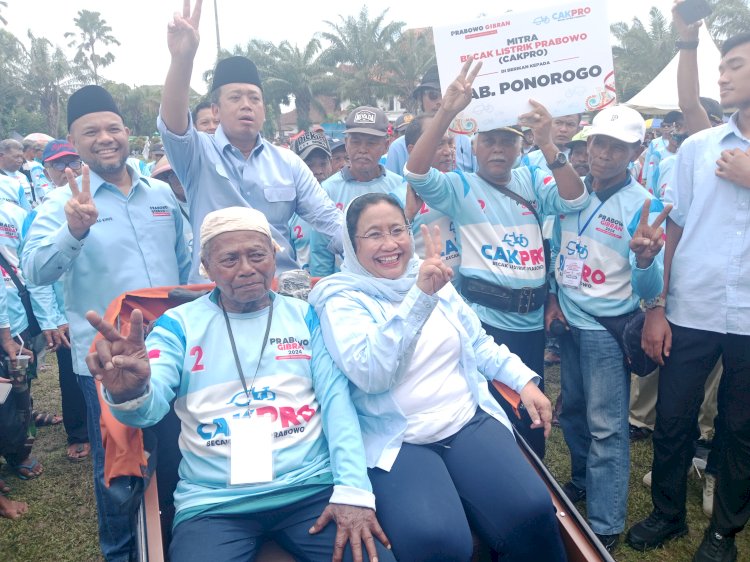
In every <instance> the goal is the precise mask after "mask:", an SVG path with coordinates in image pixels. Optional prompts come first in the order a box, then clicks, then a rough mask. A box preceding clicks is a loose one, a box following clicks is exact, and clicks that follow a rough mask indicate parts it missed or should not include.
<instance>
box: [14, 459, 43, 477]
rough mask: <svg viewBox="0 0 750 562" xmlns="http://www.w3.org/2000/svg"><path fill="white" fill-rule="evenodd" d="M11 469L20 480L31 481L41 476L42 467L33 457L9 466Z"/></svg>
mask: <svg viewBox="0 0 750 562" xmlns="http://www.w3.org/2000/svg"><path fill="white" fill-rule="evenodd" d="M11 468H12V469H13V472H15V473H16V476H18V477H19V478H20V479H21V480H33V479H34V478H39V476H41V475H42V465H41V464H40V463H39V461H38V460H37V459H35V458H34V457H29V458H28V459H26V462H24V463H22V464H17V465H14V466H11ZM37 468H38V469H39V470H37Z"/></svg>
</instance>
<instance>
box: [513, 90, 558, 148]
mask: <svg viewBox="0 0 750 562" xmlns="http://www.w3.org/2000/svg"><path fill="white" fill-rule="evenodd" d="M529 104H531V107H532V108H533V109H532V110H531V111H529V112H528V113H524V114H522V115H519V116H518V124H519V125H523V126H524V127H529V128H531V130H532V131H534V142H535V143H536V145H537V146H538V147H539V148H541V147H542V146H544V145H547V144H554V143H553V142H552V116H551V115H550V114H549V111H547V108H546V107H544V106H543V105H542V104H541V103H539V102H538V101H534V100H531V99H530V100H529Z"/></svg>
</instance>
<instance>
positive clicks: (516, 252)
mask: <svg viewBox="0 0 750 562" xmlns="http://www.w3.org/2000/svg"><path fill="white" fill-rule="evenodd" d="M476 71H477V69H476V68H475V69H474V70H473V71H471V73H470V74H467V73H468V72H469V66H468V63H467V65H464V67H463V69H462V71H461V74H460V75H459V77H458V78H457V79H456V80H454V81H453V83H451V85H450V86H448V89H447V90H446V92H445V95H444V96H443V101H442V105H441V106H440V109H438V112H437V113H436V114H435V117H434V118H433V119H432V121H431V122H430V123H429V124H428V125H427V126H426V127H425V130H424V132H423V133H422V136H421V137H420V138H419V140H418V141H417V143H416V144H415V145H414V148H413V149H412V151H411V153H410V155H409V161H408V163H407V165H406V167H405V169H404V177H405V178H406V179H407V181H408V182H409V184H410V185H411V187H412V188H413V189H414V191H415V192H416V193H417V195H419V196H420V197H421V198H422V199H423V200H424V202H425V203H427V205H429V206H430V207H432V208H435V209H437V210H438V211H440V212H441V213H444V214H446V215H448V216H450V217H451V218H452V220H453V222H454V224H455V227H456V242H457V244H458V246H459V248H458V250H459V252H460V254H461V266H460V273H461V277H462V281H461V285H462V287H461V293H462V295H463V296H464V298H466V299H467V300H468V301H469V302H471V303H472V306H473V308H474V310H475V311H476V312H477V314H478V315H479V318H480V319H481V320H482V325H483V327H484V329H485V330H486V331H487V333H489V334H490V335H491V336H492V337H494V338H495V340H496V341H502V342H503V343H505V344H506V345H508V347H509V348H510V349H511V350H512V351H513V352H514V353H515V354H517V355H518V356H519V357H521V359H522V360H523V362H524V363H525V364H526V365H528V366H529V367H530V368H531V369H533V370H534V371H535V372H536V373H538V374H539V375H540V376H541V375H542V374H543V373H544V322H543V307H544V301H545V298H546V294H547V264H546V259H545V253H546V252H545V249H544V242H543V236H542V230H541V225H540V221H541V218H538V217H542V216H544V215H546V214H557V213H570V212H573V211H577V210H579V209H582V208H585V206H586V205H587V202H588V198H589V197H588V193H587V192H586V190H585V189H584V188H583V183H582V182H581V179H580V178H579V177H578V175H577V174H576V172H575V171H574V170H573V168H572V167H571V166H570V164H569V163H567V159H566V157H565V154H564V153H561V152H559V150H558V148H557V147H556V146H555V145H554V143H553V142H552V139H551V137H550V125H551V120H552V118H551V116H550V115H549V112H547V110H546V109H545V108H544V107H543V106H542V105H540V104H535V105H534V110H533V111H532V112H531V113H528V114H524V115H522V116H520V117H521V118H523V120H524V121H525V122H527V123H528V124H529V126H531V127H532V128H533V129H534V137H535V138H536V139H537V142H538V144H539V146H540V149H541V150H542V151H543V153H544V155H545V158H547V162H548V163H549V164H551V166H550V167H551V169H552V170H553V175H548V174H546V173H544V172H543V171H542V170H540V169H538V168H531V167H526V166H523V167H520V168H513V164H514V163H515V161H516V160H517V158H518V157H519V155H520V153H521V137H522V136H523V133H522V131H521V129H520V127H515V126H507V127H500V128H497V129H493V130H488V131H484V130H482V128H481V123H480V124H479V126H480V132H479V133H478V134H477V136H476V139H475V147H474V150H475V154H476V156H477V161H478V163H479V169H478V171H477V173H476V174H474V173H468V174H464V173H463V172H461V171H460V170H457V171H456V172H448V173H446V174H443V173H441V172H438V171H437V170H436V169H434V168H430V163H431V162H432V160H433V157H434V154H435V150H436V148H437V146H438V143H439V142H440V140H441V139H442V138H443V135H444V134H445V131H446V130H447V129H448V127H449V125H450V123H451V122H452V121H453V119H454V118H455V117H456V115H458V113H459V112H460V111H462V110H463V109H464V108H465V107H466V106H467V105H468V104H469V102H470V101H471V88H470V86H469V85H467V84H470V82H471V80H472V79H473V75H475V74H476ZM467 76H468V78H467ZM518 197H520V198H521V199H522V200H523V202H522V201H521V199H518ZM539 387H540V388H543V386H542V384H540V385H539ZM530 425H531V424H530V423H525V422H519V431H520V432H521V433H522V434H524V437H525V438H526V439H527V440H528V441H530V444H531V446H532V448H534V450H535V452H536V453H537V454H538V455H539V456H540V457H542V456H543V454H544V435H543V433H542V432H540V431H538V430H533V431H532V430H528V427H529V426H530ZM524 432H526V433H524Z"/></svg>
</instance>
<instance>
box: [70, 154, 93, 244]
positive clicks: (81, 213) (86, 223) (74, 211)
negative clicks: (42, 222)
mask: <svg viewBox="0 0 750 562" xmlns="http://www.w3.org/2000/svg"><path fill="white" fill-rule="evenodd" d="M81 172H82V173H81V189H80V190H79V189H78V183H77V182H76V176H75V174H74V173H73V170H71V169H70V168H65V176H66V177H67V178H68V185H69V186H70V191H71V192H72V193H73V195H72V196H71V197H70V199H68V202H67V203H65V219H66V220H67V221H68V230H70V233H71V234H72V235H73V237H74V238H75V239H76V240H81V239H83V237H84V236H86V234H87V233H88V231H89V228H91V227H92V226H94V225H95V224H96V219H97V218H98V217H99V211H97V209H96V205H95V204H94V198H93V197H92V196H91V179H90V176H89V167H88V166H87V165H86V164H84V165H83V167H82V170H81Z"/></svg>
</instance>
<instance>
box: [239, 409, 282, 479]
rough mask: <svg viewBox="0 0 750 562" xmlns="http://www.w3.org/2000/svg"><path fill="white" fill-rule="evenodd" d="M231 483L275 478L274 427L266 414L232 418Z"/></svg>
mask: <svg viewBox="0 0 750 562" xmlns="http://www.w3.org/2000/svg"><path fill="white" fill-rule="evenodd" d="M229 431H230V434H231V436H232V441H231V442H230V449H229V459H230V460H229V484H230V485H233V486H237V485H240V484H258V483H261V482H271V481H272V480H273V477H274V474H273V427H272V425H271V420H270V419H269V418H267V417H266V416H260V417H257V418H239V419H231V420H229Z"/></svg>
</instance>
